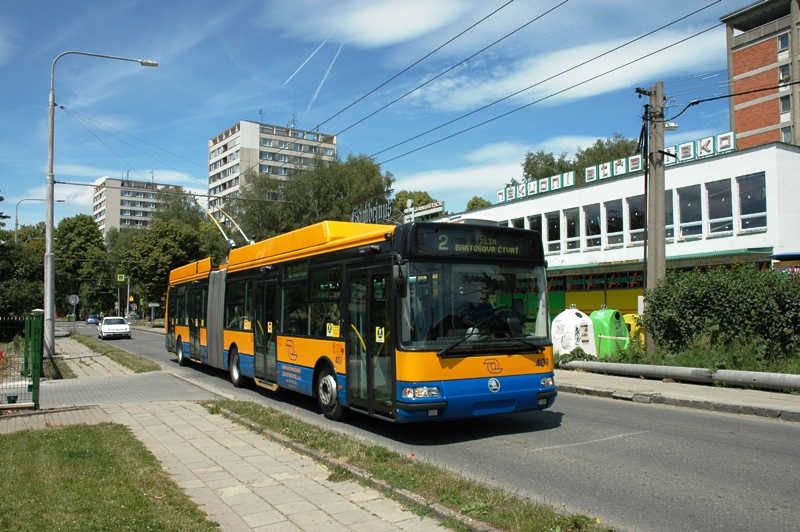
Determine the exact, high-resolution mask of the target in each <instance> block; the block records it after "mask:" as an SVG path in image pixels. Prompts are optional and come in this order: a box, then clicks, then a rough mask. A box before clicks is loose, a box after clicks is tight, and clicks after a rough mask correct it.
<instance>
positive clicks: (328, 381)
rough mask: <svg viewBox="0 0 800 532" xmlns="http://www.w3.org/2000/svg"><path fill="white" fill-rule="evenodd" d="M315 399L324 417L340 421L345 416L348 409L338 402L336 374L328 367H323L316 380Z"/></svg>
mask: <svg viewBox="0 0 800 532" xmlns="http://www.w3.org/2000/svg"><path fill="white" fill-rule="evenodd" d="M317 401H318V402H319V407H320V408H321V409H322V413H323V414H324V415H325V417H326V418H328V419H332V420H334V421H341V420H343V419H345V418H346V417H347V413H348V412H349V410H347V409H346V408H344V407H343V406H342V404H341V403H340V402H339V390H338V387H337V386H336V375H335V374H334V372H333V370H331V369H330V368H329V367H326V368H324V369H323V370H322V371H321V372H320V374H319V379H318V380H317Z"/></svg>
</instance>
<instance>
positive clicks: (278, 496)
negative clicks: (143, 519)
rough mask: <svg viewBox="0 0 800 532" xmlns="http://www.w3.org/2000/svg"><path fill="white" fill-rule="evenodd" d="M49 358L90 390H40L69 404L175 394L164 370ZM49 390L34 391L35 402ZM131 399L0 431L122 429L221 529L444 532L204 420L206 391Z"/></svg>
mask: <svg viewBox="0 0 800 532" xmlns="http://www.w3.org/2000/svg"><path fill="white" fill-rule="evenodd" d="M56 353H58V354H59V355H63V356H64V358H65V359H66V361H67V363H68V364H69V366H70V368H72V369H73V371H75V373H76V374H77V375H78V376H79V378H78V379H76V380H78V381H84V382H91V383H92V384H93V386H91V387H90V386H85V387H83V388H81V387H80V386H74V385H73V383H75V380H73V381H72V382H67V381H61V382H53V383H48V384H52V386H48V387H52V388H53V390H52V391H53V392H54V393H60V394H62V395H65V394H64V392H63V390H65V389H66V388H69V391H68V394H66V395H68V396H69V398H70V399H74V398H76V397H75V394H77V393H79V391H81V390H83V389H87V390H89V389H91V390H93V392H91V393H95V394H97V393H98V392H97V390H98V389H99V390H100V391H101V395H95V396H94V397H106V396H110V397H114V396H116V397H120V395H119V394H118V393H117V391H118V389H119V388H120V387H121V386H122V385H123V384H122V383H123V381H127V382H133V383H134V385H135V386H137V387H140V386H141V387H144V388H147V386H150V385H152V384H153V383H155V384H156V385H157V386H158V387H159V388H161V389H163V388H164V387H170V388H172V390H171V391H172V392H173V393H174V392H175V388H176V387H175V386H172V385H169V384H167V385H166V386H165V383H164V381H165V379H169V378H170V377H168V376H166V375H165V374H164V372H155V373H151V374H137V375H133V374H130V372H129V370H127V369H126V368H124V367H121V366H119V365H117V364H115V363H113V362H111V361H110V360H108V359H107V358H106V357H104V356H97V355H96V354H95V353H93V352H92V351H90V350H89V349H87V348H86V347H84V346H83V345H82V344H80V343H78V342H76V341H74V340H71V339H69V338H56ZM121 375H129V377H127V378H121ZM172 379H174V380H178V379H177V378H175V377H172ZM181 382H183V381H181ZM75 384H79V383H75ZM98 384H99V386H98ZM48 387H45V386H43V387H42V395H44V394H46V393H47V388H48ZM195 388H196V387H195ZM198 390H199V389H198ZM103 394H105V395H103ZM140 395H141V396H142V397H141V398H140V399H139V400H137V401H136V402H123V403H121V404H111V403H103V404H101V405H100V406H91V407H72V408H60V409H58V410H49V411H48V410H40V411H38V412H34V413H28V414H26V415H14V416H2V417H0V433H6V432H10V431H14V430H25V429H41V428H49V427H54V426H59V425H68V424H77V423H85V424H96V423H107V422H113V423H120V424H123V425H126V426H127V427H129V428H130V429H131V431H132V432H133V434H134V435H135V436H136V437H137V438H138V439H139V440H140V441H142V443H144V445H145V446H146V447H147V448H148V449H149V450H150V452H151V453H153V455H154V456H155V457H156V458H157V459H158V460H159V461H160V462H161V464H162V466H163V467H164V469H165V470H166V471H167V472H169V474H170V475H171V476H172V477H173V478H174V479H175V482H176V483H177V484H178V485H179V486H180V487H181V488H183V490H184V491H185V492H186V493H187V494H188V495H189V496H190V497H191V498H192V500H193V501H194V502H195V503H196V504H197V505H198V506H199V507H200V508H201V509H202V510H203V511H204V512H206V514H207V515H208V518H209V520H212V521H216V522H217V523H219V524H220V525H221V529H222V530H224V531H240V530H241V531H246V530H256V531H268V530H276V531H277V530H280V531H281V532H284V531H293V530H309V531H310V530H320V529H324V530H330V531H347V530H352V531H363V532H371V531H374V530H377V531H384V530H385V531H392V530H398V531H399V530H403V531H408V532H412V531H413V532H416V531H420V532H422V531H442V532H444V531H446V530H448V529H447V528H445V527H442V526H441V525H440V524H439V522H438V521H437V520H435V519H431V518H427V517H426V518H423V517H419V516H417V515H415V514H413V513H412V512H410V511H407V510H404V509H403V508H402V506H401V505H400V504H399V503H397V502H395V501H393V500H391V499H389V498H387V497H385V496H384V495H383V494H382V493H380V492H379V491H377V490H374V489H372V488H368V487H364V486H361V485H359V484H357V483H355V482H330V481H328V480H327V478H328V476H329V474H330V473H329V471H328V470H326V469H325V468H324V467H322V466H321V465H319V464H317V463H316V462H314V461H313V460H312V459H311V458H308V457H306V456H302V455H300V454H297V453H295V452H293V451H291V450H289V449H287V448H284V447H282V446H280V445H278V444H276V443H273V442H271V441H270V440H267V439H265V438H263V437H261V436H259V435H258V434H256V433H254V432H252V431H250V430H248V429H246V428H244V427H242V426H241V425H238V424H235V423H233V422H231V421H229V420H227V419H226V418H224V417H222V416H219V415H213V414H210V413H209V412H208V411H207V410H206V409H205V408H203V407H202V406H200V405H199V404H197V403H196V402H195V401H196V400H197V397H199V396H202V395H208V396H211V395H212V394H210V393H209V392H207V391H205V390H202V391H200V392H196V393H194V395H188V397H187V399H189V400H179V401H176V400H168V401H159V402H153V401H152V400H151V399H149V398H152V395H150V394H149V393H147V392H144V393H140ZM122 397H127V398H130V397H131V394H130V393H128V394H127V395H125V394H123V395H122ZM73 404H83V403H81V402H80V401H78V402H74V403H73Z"/></svg>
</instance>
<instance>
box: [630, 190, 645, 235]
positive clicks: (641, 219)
mask: <svg viewBox="0 0 800 532" xmlns="http://www.w3.org/2000/svg"><path fill="white" fill-rule="evenodd" d="M644 223H645V214H644V194H642V195H641V196H634V197H632V198H628V234H629V235H630V241H631V242H643V241H644Z"/></svg>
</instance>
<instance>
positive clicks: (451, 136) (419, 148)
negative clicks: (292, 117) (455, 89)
mask: <svg viewBox="0 0 800 532" xmlns="http://www.w3.org/2000/svg"><path fill="white" fill-rule="evenodd" d="M719 26H721V24H715V25H714V26H711V27H709V28H706V29H704V30H702V31H699V32H697V33H695V34H693V35H691V36H689V37H686V38H684V39H681V40H679V41H676V42H674V43H672V44H669V45H667V46H664V47H663V48H660V49H658V50H656V51H655V52H651V53H648V54H645V55H643V56H641V57H639V58H637V59H634V60H632V61H628V62H627V63H624V64H622V65H619V66H617V67H615V68H612V69H610V70H607V71H605V72H603V73H601V74H598V75H596V76H592V77H591V78H588V79H585V80H583V81H581V82H578V83H575V84H574V85H570V86H569V87H566V88H564V89H561V90H559V91H556V92H554V93H552V94H549V95H547V96H544V97H542V98H539V99H538V100H535V101H533V102H530V103H528V104H525V105H523V106H520V107H517V108H516V109H512V110H511V111H508V112H505V113H502V114H500V115H497V116H495V117H494V118H490V119H489V120H484V121H483V122H480V123H478V124H475V125H473V126H470V127H468V128H465V129H462V130H460V131H457V132H455V133H453V134H451V135H447V136H445V137H442V138H440V139H438V140H435V141H433V142H429V143H428V144H425V145H423V146H420V147H418V148H415V149H413V150H410V151H407V152H405V153H401V154H400V155H397V156H396V157H392V158H391V159H386V160H385V161H382V162H380V163H379V164H381V165H382V164H386V163H388V162H390V161H394V160H396V159H400V158H401V157H405V156H406V155H410V154H412V153H415V152H418V151H420V150H423V149H425V148H429V147H431V146H434V145H436V144H439V143H440V142H444V141H445V140H449V139H451V138H453V137H457V136H458V135H461V134H463V133H466V132H468V131H472V130H473V129H477V128H479V127H481V126H484V125H486V124H489V123H491V122H494V121H495V120H499V119H501V118H505V117H506V116H509V115H511V114H514V113H516V112H518V111H522V110H523V109H527V108H528V107H530V106H532V105H535V104H537V103H540V102H543V101H544V100H548V99H550V98H552V97H554V96H557V95H559V94H562V93H564V92H567V91H569V90H572V89H574V88H575V87H579V86H581V85H585V84H586V83H589V82H590V81H594V80H596V79H598V78H601V77H603V76H606V75H608V74H610V73H612V72H616V71H617V70H620V69H622V68H625V67H627V66H630V65H632V64H634V63H637V62H639V61H641V60H642V59H646V58H648V57H650V56H652V55H655V54H657V53H660V52H663V51H664V50H667V49H669V48H672V47H673V46H677V45H678V44H681V43H683V42H686V41H688V40H689V39H693V38H695V37H697V36H699V35H702V34H703V33H707V32H709V31H711V30H713V29H715V28H717V27H719Z"/></svg>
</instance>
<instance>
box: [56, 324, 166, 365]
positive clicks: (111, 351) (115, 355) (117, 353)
mask: <svg viewBox="0 0 800 532" xmlns="http://www.w3.org/2000/svg"><path fill="white" fill-rule="evenodd" d="M70 338H72V339H73V340H75V341H77V342H80V343H81V344H83V345H85V346H86V347H88V348H89V349H91V350H92V351H94V352H95V353H98V354H101V355H105V356H107V357H108V358H110V359H111V360H113V361H114V362H116V363H117V364H119V365H121V366H125V367H126V368H128V369H130V370H131V371H133V372H134V373H147V372H148V371H160V370H161V366H159V365H158V364H157V363H155V362H153V361H152V360H148V359H146V358H143V357H140V356H138V355H134V354H131V353H128V352H127V351H123V350H122V349H119V348H117V347H114V346H111V345H108V344H107V343H105V342H102V341H100V340H97V339H96V338H92V337H91V336H85V335H83V334H74V333H73V334H72V335H71V336H70Z"/></svg>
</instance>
